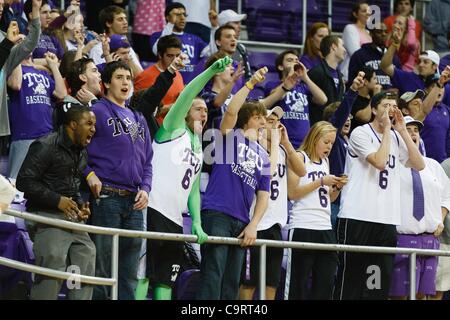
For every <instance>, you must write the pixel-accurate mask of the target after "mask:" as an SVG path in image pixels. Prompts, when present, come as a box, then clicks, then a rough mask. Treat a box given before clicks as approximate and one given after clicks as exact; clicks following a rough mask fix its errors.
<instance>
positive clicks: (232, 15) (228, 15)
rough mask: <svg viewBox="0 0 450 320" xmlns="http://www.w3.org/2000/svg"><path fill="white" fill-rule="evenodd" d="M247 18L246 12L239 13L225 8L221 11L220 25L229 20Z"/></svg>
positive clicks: (234, 20)
mask: <svg viewBox="0 0 450 320" xmlns="http://www.w3.org/2000/svg"><path fill="white" fill-rule="evenodd" d="M246 18H247V15H246V14H238V13H236V12H235V11H233V10H231V9H227V10H223V11H222V12H221V13H219V25H220V26H223V25H225V24H227V23H228V22H240V21H242V20H244V19H246Z"/></svg>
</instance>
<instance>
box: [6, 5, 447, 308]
mask: <svg viewBox="0 0 450 320" xmlns="http://www.w3.org/2000/svg"><path fill="white" fill-rule="evenodd" d="M110 2H111V3H110ZM132 3H133V4H135V8H136V11H135V12H134V16H133V20H134V23H133V27H132V28H131V30H132V31H131V32H130V25H129V17H128V16H127V11H126V10H125V9H124V8H125V7H126V5H127V4H128V2H127V1H123V0H122V1H117V0H115V1H81V3H80V1H79V0H72V1H70V3H67V7H66V10H65V11H64V12H63V11H60V10H59V9H58V8H57V7H56V6H55V3H53V2H52V1H50V0H28V1H26V2H25V3H24V4H22V2H21V1H15V0H0V8H1V9H0V14H1V20H0V28H1V29H2V30H3V31H2V32H1V33H0V40H1V43H0V67H1V72H0V77H1V79H2V80H3V81H2V84H0V95H1V98H0V99H1V100H0V141H1V143H0V147H1V148H2V150H1V152H2V154H3V155H7V156H8V170H7V172H6V173H5V177H7V179H8V180H6V179H4V178H3V176H0V210H2V209H4V208H6V207H7V206H8V204H9V203H10V202H11V201H12V193H13V191H14V189H13V186H15V187H16V188H17V190H18V191H20V192H23V193H24V198H25V199H26V210H27V211H28V212H32V213H35V214H39V215H43V216H47V217H51V218H54V219H61V220H67V221H72V222H77V223H88V224H92V225H94V226H101V227H110V228H121V229H128V230H148V231H156V232H166V233H183V227H184V226H185V224H186V221H187V220H188V221H190V222H189V223H190V225H191V232H192V234H194V235H196V236H197V238H198V243H199V244H200V253H201V255H200V265H199V269H200V280H199V284H198V290H197V291H196V298H197V299H238V298H240V299H252V298H253V295H254V292H255V289H256V288H257V284H258V275H259V268H258V262H259V250H258V248H257V247H252V244H253V243H254V241H255V240H256V239H270V240H282V239H284V240H289V241H301V242H312V243H325V244H336V243H340V244H352V245H366V246H383V247H408V248H422V249H442V250H450V241H449V236H448V235H449V234H450V220H449V219H450V217H448V211H449V210H450V180H449V178H448V177H449V176H450V167H449V166H450V164H449V163H450V160H448V158H449V157H450V83H449V81H450V64H449V61H450V54H448V52H446V51H450V7H449V2H448V1H444V0H433V1H431V3H430V4H429V6H428V9H427V14H426V17H425V19H424V21H423V27H422V24H421V22H419V21H418V20H416V19H415V18H414V16H413V14H412V13H413V8H414V1H413V0H396V1H394V9H395V14H394V15H392V16H389V17H387V18H386V19H384V21H377V22H376V23H374V24H371V25H369V24H368V21H369V18H370V16H371V14H372V13H371V9H370V2H365V1H362V2H358V3H355V4H354V5H353V8H352V10H351V12H349V16H350V19H349V22H350V23H349V24H348V25H347V26H346V27H345V28H344V30H343V34H342V37H341V36H338V35H336V34H332V33H331V31H332V30H330V29H329V27H328V25H327V24H326V23H324V22H322V21H317V22H314V23H313V24H312V25H311V26H310V27H309V30H308V33H307V37H306V39H305V41H304V50H303V52H302V54H300V53H299V52H297V51H296V50H285V51H283V52H281V53H279V54H278V55H277V56H276V59H275V60H274V61H268V62H267V66H262V67H259V66H258V68H256V66H252V65H251V60H250V59H249V52H248V51H247V48H246V47H245V46H244V45H243V44H242V43H240V41H239V37H240V32H241V23H242V22H243V21H245V19H246V17H247V16H246V14H245V12H244V13H243V14H238V13H236V12H234V11H233V10H229V9H228V10H224V11H221V12H216V2H215V1H214V0H203V1H200V0H199V1H197V0H196V1H188V0H185V1H181V0H180V1H179V2H169V3H166V1H155V0H151V1H150V0H138V1H132ZM95 9H97V10H95ZM85 11H89V14H88V17H92V15H93V12H95V13H96V18H97V19H94V20H95V21H92V19H91V21H89V18H88V21H87V22H88V26H90V27H92V29H95V30H96V31H100V32H96V31H93V30H90V29H89V28H87V27H86V26H85V23H84V22H85V21H84V15H83V13H82V12H85ZM97 13H98V14H97ZM422 29H424V30H425V31H426V32H428V33H429V34H430V35H431V36H432V38H433V43H434V50H422V48H421V44H420V42H419V39H420V38H421V34H422V32H423V30H422ZM130 35H131V36H130ZM256 69H257V70H256ZM255 70H256V71H255ZM270 70H272V71H275V72H276V73H277V76H278V79H276V78H272V81H265V80H266V77H268V76H269V71H270ZM258 89H259V90H258ZM184 216H189V218H188V219H186V218H184ZM27 228H28V232H29V234H30V236H31V238H32V240H33V241H34V253H35V258H36V260H35V261H36V265H39V266H42V267H46V268H51V269H55V270H61V271H65V270H66V269H67V267H68V266H71V265H76V266H77V267H78V268H79V271H80V273H81V274H84V275H89V276H99V277H111V247H112V239H111V237H109V236H104V235H92V236H90V235H88V234H87V233H85V232H72V231H69V230H65V229H61V228H57V227H49V226H45V225H42V224H38V223H31V222H29V223H27ZM208 236H222V237H237V238H239V239H241V246H228V245H219V244H211V243H207V242H206V241H207V239H208ZM205 242H206V243H205ZM119 243H120V247H119V265H118V267H119V269H118V274H119V283H118V285H119V289H118V294H119V299H123V300H133V299H146V297H147V296H148V288H151V291H152V297H153V299H165V300H168V299H172V298H174V297H173V288H174V286H175V284H176V282H177V279H178V278H179V275H180V274H181V272H183V271H184V270H183V268H182V265H183V259H184V254H185V244H184V243H181V242H175V241H161V240H148V241H143V240H141V239H139V238H121V239H120V242H119ZM143 244H144V245H143ZM145 252H146V259H141V257H142V255H143V254H145ZM283 257H284V258H285V261H283ZM266 261H267V278H266V282H267V286H266V288H265V291H266V297H267V298H268V299H275V297H276V294H277V290H278V291H280V290H281V291H282V292H283V294H284V298H285V299H387V298H392V299H407V298H408V295H409V285H410V284H409V276H408V274H409V273H408V272H409V260H408V256H404V255H396V256H395V255H391V254H356V253H347V252H342V253H339V254H338V253H337V252H334V251H315V250H291V249H289V250H288V249H285V250H283V249H280V248H269V249H268V251H267V258H266ZM144 262H145V263H144ZM140 263H141V264H142V263H144V264H143V265H144V266H146V268H145V271H144V272H138V269H139V264H140ZM374 266H376V267H377V268H378V270H379V272H380V280H379V283H380V285H373V286H370V285H368V283H369V282H368V280H367V279H368V276H369V275H370V270H373V267H374ZM417 266H418V269H417V277H416V292H417V295H418V297H419V298H422V299H426V298H429V299H442V296H443V293H444V292H445V291H448V290H450V262H449V261H448V258H437V257H432V256H430V257H428V256H420V257H418V258H417ZM138 273H139V275H138ZM281 283H283V284H284V286H282V285H281ZM61 286H62V281H61V280H58V279H52V278H49V277H46V276H36V277H35V278H34V282H33V285H32V287H31V292H30V298H31V299H56V298H57V297H58V293H59V292H60V290H61ZM69 289H70V290H69V293H68V294H67V297H68V298H69V299H86V300H87V299H109V298H110V297H111V292H110V288H109V287H107V286H92V285H81V287H77V288H69ZM260 289H261V288H260Z"/></svg>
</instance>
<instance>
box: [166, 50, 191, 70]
mask: <svg viewBox="0 0 450 320" xmlns="http://www.w3.org/2000/svg"><path fill="white" fill-rule="evenodd" d="M186 57H187V56H186V54H185V53H181V54H180V55H179V56H178V57H175V59H173V61H172V63H171V64H170V66H169V67H168V68H167V69H168V70H169V71H170V72H171V73H175V72H176V71H180V70H181V69H183V68H184V67H185V66H186V65H185V63H184V60H185V59H186Z"/></svg>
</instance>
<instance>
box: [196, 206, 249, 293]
mask: <svg viewBox="0 0 450 320" xmlns="http://www.w3.org/2000/svg"><path fill="white" fill-rule="evenodd" d="M246 226H247V224H246V223H244V222H242V221H240V220H238V219H236V218H233V217H230V216H228V215H226V214H224V213H221V212H218V211H213V210H203V211H202V227H203V231H205V232H206V233H207V234H208V235H210V236H218V237H232V238H233V237H237V236H238V235H239V234H240V233H241V232H242V230H244V228H245V227H246ZM201 255H202V262H201V265H200V288H199V290H198V292H197V297H196V298H197V299H199V300H219V299H221V300H236V299H237V298H238V293H239V281H240V277H241V269H242V265H243V263H244V256H245V250H244V249H243V248H241V247H240V246H234V245H225V244H203V245H202V246H201Z"/></svg>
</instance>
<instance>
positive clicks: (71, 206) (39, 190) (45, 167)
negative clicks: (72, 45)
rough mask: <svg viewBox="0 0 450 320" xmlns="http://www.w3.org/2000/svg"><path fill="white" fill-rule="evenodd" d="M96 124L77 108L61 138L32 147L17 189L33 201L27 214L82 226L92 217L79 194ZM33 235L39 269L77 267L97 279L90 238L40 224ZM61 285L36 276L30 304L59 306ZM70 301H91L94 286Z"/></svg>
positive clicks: (72, 292)
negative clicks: (51, 302)
mask: <svg viewBox="0 0 450 320" xmlns="http://www.w3.org/2000/svg"><path fill="white" fill-rule="evenodd" d="M95 123H96V119H95V115H94V113H93V112H92V111H91V110H90V109H89V108H88V107H85V106H78V107H74V108H71V109H70V110H69V111H68V112H67V115H66V117H65V122H64V125H62V126H60V127H59V129H58V131H57V132H53V133H51V134H49V135H47V136H45V137H42V138H40V139H38V140H36V141H34V142H33V143H32V144H31V146H30V149H29V151H28V154H27V156H26V158H25V161H24V162H23V165H22V167H21V168H20V171H19V175H18V177H17V188H18V189H19V190H20V191H22V192H24V193H25V198H26V199H27V200H28V201H27V211H29V212H33V213H36V214H38V215H42V216H46V217H50V218H54V219H61V220H67V221H72V222H77V223H84V221H85V220H86V219H87V218H88V217H89V215H90V210H89V203H85V202H84V201H83V199H82V198H81V194H80V191H79V188H80V180H81V173H82V172H83V170H84V168H85V167H86V164H87V153H86V149H85V148H86V146H87V145H88V144H89V143H90V141H91V139H92V137H93V135H94V133H95ZM31 226H32V228H31ZM28 230H29V231H33V232H31V234H32V238H33V240H34V247H33V251H34V254H35V256H36V265H38V266H40V267H44V268H49V269H54V270H59V271H65V270H66V268H67V267H68V266H69V265H72V266H78V267H79V270H78V272H79V273H80V274H82V275H85V276H94V271H95V246H94V243H93V242H92V240H91V238H90V237H89V235H88V233H87V232H82V231H73V230H67V229H62V228H58V227H53V226H48V225H42V224H36V223H34V224H29V228H28ZM34 231H35V232H34ZM62 282H63V281H62V280H61V279H54V278H48V277H45V276H42V275H38V274H36V277H35V280H34V284H33V287H32V288H31V299H32V300H56V299H57V298H58V293H59V291H60V289H61V284H62ZM68 298H69V299H73V300H90V299H91V298H92V285H82V286H81V288H73V289H71V290H69V293H68Z"/></svg>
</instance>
